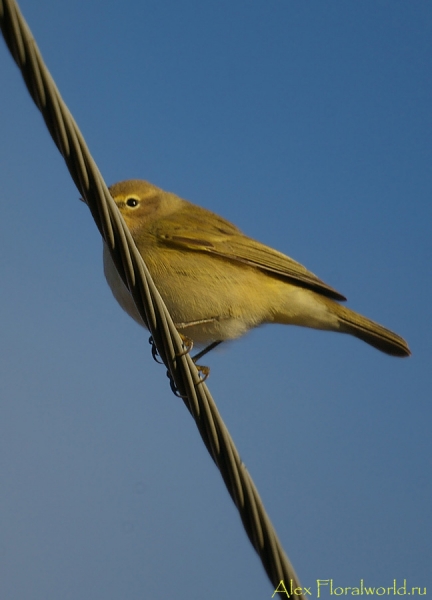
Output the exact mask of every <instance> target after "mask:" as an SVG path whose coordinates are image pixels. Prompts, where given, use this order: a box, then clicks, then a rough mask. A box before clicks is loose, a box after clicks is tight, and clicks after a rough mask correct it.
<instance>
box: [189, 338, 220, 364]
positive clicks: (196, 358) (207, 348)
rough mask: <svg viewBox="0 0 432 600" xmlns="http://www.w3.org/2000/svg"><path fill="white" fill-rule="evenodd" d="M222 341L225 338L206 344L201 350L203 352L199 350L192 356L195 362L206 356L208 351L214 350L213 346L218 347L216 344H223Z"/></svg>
mask: <svg viewBox="0 0 432 600" xmlns="http://www.w3.org/2000/svg"><path fill="white" fill-rule="evenodd" d="M222 341H223V340H216V342H212V343H211V344H209V345H208V346H206V347H205V348H204V350H201V352H198V354H195V356H193V357H192V360H193V361H194V363H195V364H196V361H197V360H199V359H200V358H202V357H203V356H205V355H206V354H207V353H208V352H210V350H213V348H216V346H219V344H222Z"/></svg>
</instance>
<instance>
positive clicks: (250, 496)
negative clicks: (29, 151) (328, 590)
mask: <svg viewBox="0 0 432 600" xmlns="http://www.w3.org/2000/svg"><path fill="white" fill-rule="evenodd" d="M0 27H1V30H2V32H3V36H4V38H5V41H6V44H7V46H8V48H9V50H10V52H11V54H12V56H13V58H14V60H15V62H16V63H17V65H18V67H19V68H20V70H21V73H22V75H23V78H24V81H25V83H26V86H27V89H28V91H29V93H30V95H31V97H32V98H33V100H34V102H35V104H36V105H37V107H38V108H39V110H40V111H41V113H42V116H43V118H44V120H45V123H46V125H47V127H48V130H49V131H50V134H51V136H52V138H53V140H54V142H55V144H56V146H57V147H58V149H59V151H60V153H61V154H62V156H63V158H64V159H65V162H66V165H67V167H68V170H69V172H70V174H71V177H72V179H73V180H74V182H75V185H76V186H77V188H78V190H79V192H80V193H81V194H82V196H83V197H84V198H85V200H86V202H87V204H88V206H89V208H90V211H91V213H92V216H93V218H94V220H95V222H96V225H97V227H98V229H99V231H100V233H101V235H102V237H103V238H104V240H105V241H106V243H107V244H108V247H109V249H110V252H111V254H112V257H113V260H114V262H115V264H116V267H117V269H118V271H119V274H120V276H121V278H122V279H123V281H124V282H125V284H126V285H127V286H128V288H129V289H130V291H131V293H132V295H133V298H134V301H135V303H136V306H137V310H138V311H139V313H140V315H141V317H142V318H143V320H144V322H145V323H146V324H147V326H148V328H149V330H150V332H151V335H152V337H153V340H154V343H155V345H156V349H157V352H158V354H159V355H160V357H161V359H162V360H163V362H164V364H165V366H166V367H167V370H168V374H169V376H170V378H171V380H172V381H173V383H174V385H175V388H176V389H177V390H178V394H179V395H180V397H181V398H182V399H183V401H184V403H185V405H186V407H187V408H188V410H189V412H190V413H191V415H192V416H193V418H194V419H195V422H196V425H197V427H198V430H199V432H200V434H201V437H202V439H203V441H204V444H205V446H206V448H207V450H208V451H209V453H210V455H211V457H212V459H213V461H214V462H215V464H216V465H217V467H218V468H219V470H220V472H221V475H222V477H223V480H224V482H225V484H226V486H227V489H228V491H229V493H230V495H231V498H232V499H233V501H234V503H235V505H236V506H237V508H238V510H239V513H240V517H241V519H242V522H243V525H244V527H245V530H246V533H247V535H248V537H249V539H250V541H251V543H252V545H253V546H254V548H255V550H256V551H257V553H258V555H259V556H260V559H261V562H262V564H263V566H264V569H265V571H266V572H267V575H268V577H269V579H270V581H271V582H272V584H273V586H274V587H275V588H276V587H277V586H278V585H279V583H280V581H281V580H283V581H284V582H286V585H287V584H288V583H289V582H290V581H292V584H293V586H294V587H300V585H299V581H298V578H297V576H296V574H295V571H294V569H293V567H292V565H291V563H290V561H289V559H288V557H287V556H286V554H285V552H284V550H283V548H282V546H281V544H280V542H279V539H278V537H277V535H276V532H275V530H274V528H273V526H272V524H271V522H270V519H269V517H268V515H267V513H266V511H265V509H264V506H263V504H262V501H261V499H260V496H259V494H258V491H257V489H256V488H255V485H254V483H253V481H252V479H251V477H250V475H249V473H248V471H247V470H246V467H245V466H244V464H243V463H242V461H241V459H240V457H239V454H238V452H237V449H236V447H235V445H234V442H233V440H232V438H231V436H230V434H229V432H228V430H227V428H226V427H225V425H224V422H223V420H222V418H221V416H220V415H219V412H218V410H217V408H216V405H215V403H214V400H213V398H212V396H211V394H210V392H209V390H208V388H207V386H206V385H205V383H203V382H202V380H200V377H199V374H198V372H197V369H196V367H195V365H194V363H193V361H192V359H191V357H190V356H189V354H185V353H184V350H183V345H182V341H181V339H180V337H179V335H178V332H177V330H176V328H175V326H174V324H173V322H172V319H171V317H170V315H169V313H168V310H167V309H166V307H165V304H164V303H163V301H162V299H161V297H160V295H159V293H158V291H157V289H156V287H155V285H154V283H153V281H152V279H151V276H150V274H149V272H148V270H147V267H146V265H145V263H144V261H143V259H142V258H141V256H140V254H139V252H138V250H137V248H136V246H135V243H134V241H133V239H132V236H131V234H130V232H129V230H128V229H127V227H126V225H125V223H124V221H123V218H122V216H121V214H120V213H119V211H118V209H117V206H116V205H115V203H114V201H113V199H112V198H111V196H110V194H109V191H108V189H107V187H106V184H105V182H104V180H103V178H102V175H101V174H100V172H99V170H98V168H97V166H96V164H95V162H94V160H93V158H92V157H91V155H90V152H89V150H88V148H87V145H86V143H85V141H84V138H83V136H82V134H81V132H80V131H79V129H78V126H77V125H76V123H75V121H74V119H73V117H72V115H71V114H70V112H69V110H68V108H67V106H66V105H65V103H64V102H63V100H62V98H61V96H60V93H59V91H58V89H57V87H56V85H55V83H54V81H53V79H52V77H51V75H50V73H49V71H48V70H47V68H46V66H45V64H44V62H43V59H42V56H41V54H40V52H39V50H38V48H37V46H36V43H35V41H34V38H33V36H32V34H31V31H30V29H29V27H28V25H27V23H26V22H25V20H24V18H23V16H22V14H21V13H20V11H19V8H18V6H17V4H16V2H15V0H0ZM298 597H299V598H303V599H304V596H303V594H299V595H298Z"/></svg>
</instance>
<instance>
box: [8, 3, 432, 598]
mask: <svg viewBox="0 0 432 600" xmlns="http://www.w3.org/2000/svg"><path fill="white" fill-rule="evenodd" d="M20 5H21V8H22V10H23V13H24V16H25V17H26V19H27V21H28V23H29V25H30V27H31V29H32V31H33V34H34V36H35V38H36V41H37V43H38V45H39V48H40V49H41V51H42V54H43V56H44V58H45V61H46V63H47V65H48V68H49V69H50V70H51V73H52V74H53V76H54V78H55V80H56V82H57V85H58V87H59V89H60V91H61V93H62V95H63V98H64V99H65V101H66V102H67V104H68V106H69V108H70V110H71V111H72V113H73V115H74V116H75V118H76V120H77V122H78V125H79V126H80V128H81V130H82V132H83V134H84V136H85V138H86V140H87V142H88V145H89V147H90V150H91V151H92V153H93V156H94V158H95V160H96V162H97V163H98V165H99V168H100V169H101V171H102V173H103V175H104V177H105V179H106V181H107V183H109V184H110V183H114V182H115V181H118V180H121V179H127V178H145V179H148V180H150V181H152V182H153V183H155V184H157V185H159V186H160V187H163V188H165V189H167V190H170V191H174V192H176V193H177V194H179V195H180V196H182V197H185V198H187V199H189V200H191V201H193V202H195V203H198V204H201V205H203V206H205V207H207V208H209V209H211V210H213V211H215V212H218V213H219V214H221V215H223V216H224V217H226V218H228V219H230V220H232V221H233V222H235V223H236V224H237V225H238V226H239V227H240V228H241V229H242V230H243V231H245V232H246V233H247V234H249V235H251V236H253V237H256V238H258V239H259V240H260V241H262V242H265V243H267V244H269V245H272V246H274V247H275V248H277V249H278V250H281V251H283V252H285V253H286V254H288V255H290V256H292V257H293V258H295V259H296V260H298V261H300V262H301V263H303V264H305V265H306V266H307V267H308V268H309V269H310V270H312V271H313V272H314V273H316V274H317V275H318V276H320V277H321V278H322V279H324V281H326V282H327V283H329V284H330V285H332V286H334V287H335V288H336V289H338V290H339V291H340V292H342V293H343V294H345V295H346V296H347V297H348V306H350V307H352V308H354V309H356V310H358V311H360V312H362V313H364V314H366V315H367V316H369V317H371V318H373V319H374V320H377V321H379V322H381V323H382V324H383V325H385V326H387V327H389V328H391V329H393V330H395V331H397V332H398V333H400V334H401V335H403V336H404V337H405V338H406V339H407V340H408V342H409V344H410V347H411V349H412V352H413V355H412V357H411V358H409V359H406V360H400V359H396V358H391V357H388V356H386V355H383V354H381V353H379V352H378V351H376V350H375V349H373V348H371V347H369V346H367V345H366V344H363V343H361V342H360V341H358V340H356V339H353V338H350V337H348V336H342V335H337V334H333V333H324V332H316V331H310V330H305V329H297V328H288V327H283V326H272V327H264V328H261V329H260V330H257V331H254V332H252V333H251V334H249V335H248V336H246V337H245V338H243V339H242V340H240V341H237V342H235V343H231V344H228V345H226V346H225V347H223V348H221V350H220V351H215V352H214V353H212V354H211V355H209V357H208V359H207V363H208V364H209V366H210V367H211V376H210V379H209V382H208V383H209V387H210V390H211V392H212V394H213V396H214V398H215V400H216V402H217V404H218V406H219V409H220V411H221V413H222V416H223V418H224V420H225V422H226V424H227V426H228V428H229V429H230V431H231V434H232V435H233V437H234V440H235V442H236V445H237V447H238V449H239V452H240V454H241V456H242V459H243V461H244V462H245V464H246V466H247V468H248V469H249V471H250V473H251V475H252V477H253V478H254V481H255V483H256V485H257V487H258V489H259V491H260V494H261V496H262V498H263V501H264V503H265V506H266V508H267V511H268V513H269V515H270V517H271V519H272V521H273V523H274V525H275V527H276V530H277V532H278V535H279V537H280V538H281V541H282V543H283V545H284V548H285V550H286V552H287V553H288V555H289V556H290V558H291V560H292V562H293V564H294V566H295V568H296V570H297V572H298V575H299V577H300V579H301V581H302V582H303V584H304V585H305V586H310V587H312V591H313V596H314V597H316V580H317V579H333V580H334V585H339V586H357V585H359V582H360V580H361V579H363V580H364V581H365V583H366V584H368V585H371V586H384V587H388V586H392V585H393V580H394V579H396V580H397V585H398V586H399V585H402V584H403V580H404V579H406V580H407V586H408V588H411V587H412V586H419V587H421V588H422V589H423V588H424V587H426V588H427V590H428V592H429V593H430V590H431V589H432V579H431V575H430V555H431V537H430V526H431V511H430V506H431V477H430V474H431V436H430V419H431V397H432V394H431V387H432V386H431V379H432V376H431V358H432V341H431V340H432V327H431V316H430V306H431V302H432V277H431V275H432V273H431V257H432V242H431V239H432V236H431V217H432V208H431V192H432V185H431V183H432V182H431V179H432V178H431V167H430V165H431V133H432V132H431V108H430V107H431V106H432V93H431V92H432V85H431V72H432V65H431V62H432V60H431V59H432V53H431V45H432V43H431V41H432V31H431V29H432V28H431V20H432V7H431V5H430V4H429V3H426V2H400V1H398V0H392V1H391V2H390V1H383V0H374V1H373V2H372V1H368V0H364V1H363V2H361V3H360V2H354V1H343V2H342V1H337V0H335V1H333V2H331V3H330V2H319V1H317V0H310V1H309V2H293V1H292V0H283V1H277V2H263V1H256V0H254V1H248V2H244V1H241V2H240V1H234V2H233V1H231V2H225V1H219V2H213V1H208V2H197V1H196V0H189V1H188V2H183V3H176V2H172V1H168V0H167V1H165V0H159V1H158V2H154V1H152V2H136V1H130V2H127V3H121V2H119V1H117V0H111V1H108V2H101V1H99V2H98V1H96V0H86V1H85V2H84V0H75V2H70V3H64V2H59V1H54V0H39V1H38V2H37V3H34V2H31V1H30V0H21V3H20ZM0 64H1V66H0V68H1V73H2V85H1V86H0V107H1V110H0V131H1V137H0V181H1V192H0V195H1V198H0V199H1V204H2V218H1V220H0V244H1V251H0V274H1V279H2V282H3V286H2V290H3V293H2V294H0V328H1V329H0V480H1V489H0V530H1V535H0V556H1V560H0V597H1V598H2V600H12V599H15V598H32V599H34V600H42V599H44V600H45V599H46V598H62V600H63V599H66V600H69V599H70V600H72V599H74V600H75V599H76V598H80V600H87V599H88V600H93V599H95V598H101V599H102V598H103V599H104V600H114V599H118V598H124V599H129V598H130V599H132V598H133V599H135V598H152V600H153V599H156V600H159V599H162V598H167V597H173V598H176V599H178V600H183V599H188V600H189V599H190V598H200V597H203V596H205V597H206V598H208V599H210V600H213V599H215V600H216V599H220V598H229V599H231V598H250V599H253V600H261V599H265V598H269V597H271V594H272V592H273V590H272V589H271V586H270V584H269V582H268V580H267V578H266V576H265V574H264V571H263V569H262V567H261V564H260V562H259V560H258V559H257V557H256V556H255V553H254V551H253V550H252V548H251V546H250V544H249V542H248V540H247V538H246V535H245V534H244V532H243V529H242V526H241V522H240V519H239V517H238V515H237V511H236V509H235V507H234V505H233V504H232V502H231V500H230V498H229V496H228V493H227V492H226V490H225V487H224V485H223V482H222V479H221V477H220V475H219V472H218V471H217V469H216V468H215V467H214V465H213V463H212V461H211V459H210V458H209V456H208V454H207V451H206V450H205V448H204V445H203V444H202V442H201V440H200V437H199V434H198V432H197V430H196V427H195V424H194V422H193V421H192V420H191V418H190V416H189V414H188V412H187V411H186V410H185V408H184V406H183V404H182V402H181V401H179V400H178V399H177V398H175V397H174V396H173V395H172V394H171V392H170V389H169V385H168V380H167V379H166V378H165V370H164V368H163V367H161V366H158V365H157V364H156V363H154V361H153V360H152V358H151V354H150V347H149V346H148V343H147V338H148V334H147V332H145V331H144V330H142V329H140V327H139V326H138V325H136V324H135V323H134V322H133V321H132V320H131V319H130V318H129V317H128V316H127V315H126V314H124V313H123V312H122V311H121V309H120V308H119V307H118V306H117V305H116V304H115V301H114V300H113V298H112V296H111V293H110V291H109V289H108V286H107V284H106V283H105V281H104V277H103V273H102V265H101V240H100V236H99V233H98V231H97V229H96V227H95V225H94V223H93V222H92V219H91V216H90V214H89V212H88V210H87V209H86V207H85V206H84V205H83V204H82V203H80V202H79V201H78V192H77V190H76V188H75V187H74V185H73V183H72V181H71V179H70V176H69V174H68V172H67V170H66V167H65V166H64V163H63V160H62V158H61V157H60V155H59V153H58V151H57V149H56V148H55V146H54V144H53V142H52V141H51V139H50V138H49V134H48V133H47V130H46V128H45V125H44V123H43V121H42V118H41V116H40V115H39V113H38V111H37V109H36V108H35V106H34V105H33V103H32V101H31V99H30V97H29V95H28V93H27V90H26V89H25V87H24V84H23V82H22V79H21V76H20V74H19V72H18V70H17V68H16V66H15V64H14V63H13V62H12V59H11V57H10V55H9V53H8V51H7V49H6V46H5V44H4V43H3V42H1V43H0ZM327 597H329V596H328V595H327Z"/></svg>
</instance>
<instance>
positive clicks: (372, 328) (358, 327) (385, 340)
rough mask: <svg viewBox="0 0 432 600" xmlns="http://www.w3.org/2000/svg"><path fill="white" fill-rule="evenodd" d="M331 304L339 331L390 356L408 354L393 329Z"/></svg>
mask: <svg viewBox="0 0 432 600" xmlns="http://www.w3.org/2000/svg"><path fill="white" fill-rule="evenodd" d="M332 304H333V306H332V312H333V314H335V315H336V316H337V318H338V320H339V331H342V332H343V333H349V334H351V335H354V336H355V337H358V338H360V339H361V340H363V341H364V342H367V343H368V344H370V345H371V346H374V347H375V348H378V350H381V351H382V352H385V353H386V354H391V355H392V356H409V355H410V354H411V352H410V349H409V347H408V344H407V343H406V341H405V340H404V339H403V338H402V337H400V336H399V335H397V334H396V333H393V331H390V330H389V329H386V328H385V327H383V326H382V325H379V324H378V323H375V322H374V321H371V320H370V319H367V318H366V317H363V315H360V314H359V313H356V312H354V311H353V310H350V309H349V308H346V307H345V306H341V305H340V304H336V303H334V302H333V303H332Z"/></svg>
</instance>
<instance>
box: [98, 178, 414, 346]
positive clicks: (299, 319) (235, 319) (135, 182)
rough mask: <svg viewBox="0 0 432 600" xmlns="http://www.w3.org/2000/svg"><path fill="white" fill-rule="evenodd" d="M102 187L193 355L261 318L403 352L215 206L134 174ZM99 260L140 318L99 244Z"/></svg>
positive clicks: (387, 334)
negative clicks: (201, 203) (198, 202)
mask: <svg viewBox="0 0 432 600" xmlns="http://www.w3.org/2000/svg"><path fill="white" fill-rule="evenodd" d="M109 191H110V194H111V196H112V198H113V199H114V201H115V203H116V205H117V207H118V209H119V210H120V212H121V214H122V216H123V219H124V221H125V223H126V225H127V227H128V228H129V230H130V233H131V235H132V238H133V240H134V242H135V245H136V247H137V248H138V251H139V252H140V254H141V256H142V258H143V259H144V262H145V264H146V265H147V267H148V270H149V272H150V274H151V276H152V278H153V281H154V283H155V285H156V287H157V288H158V290H159V293H160V294H161V296H162V298H163V300H164V302H165V304H166V306H167V308H168V310H169V312H170V314H171V317H172V319H173V321H174V324H175V326H176V328H177V330H178V332H179V333H180V335H182V336H184V338H185V339H188V340H191V341H192V343H193V344H197V345H198V346H203V345H204V346H205V349H204V351H202V352H200V357H201V356H202V355H203V354H204V353H206V352H207V351H208V350H209V349H211V348H213V347H214V346H216V345H217V344H219V343H221V342H224V341H227V340H233V339H236V338H239V337H240V336H242V335H244V334H245V333H247V332H248V331H249V330H250V329H252V328H255V327H259V326H260V325H264V324H268V323H278V324H283V325H297V326H302V327H309V328H313V329H320V330H328V331H335V332H339V333H345V334H350V335H352V336H355V337H357V338H359V339H361V340H363V341H364V342H366V343H368V344H370V345H371V346H373V347H375V348H377V349H378V350H380V351H382V352H384V353H386V354H389V355H392V356H399V357H404V356H409V355H410V349H409V347H408V345H407V343H406V341H405V340H404V339H403V338H402V337H400V336H399V335H397V334H396V333H393V332H392V331H390V330H389V329H386V328H385V327H383V326H382V325H379V324H378V323H375V322H374V321H372V320H370V319H368V318H367V317H364V316H363V315H361V314H359V313H357V312H355V311H353V310H351V309H350V308H347V307H346V306H343V305H342V304H340V302H342V301H344V300H346V298H345V297H344V296H343V295H342V294H340V293H339V292H338V291H336V290H335V289H334V288H333V287H331V286H329V285H327V284H326V283H324V282H323V281H322V280H321V279H319V278H318V277H317V276H316V275H314V274H313V273H311V272H310V271H308V270H307V269H306V268H305V267H304V266H303V265H301V264H300V263H298V262H297V261H295V260H293V259H292V258H289V257H288V256H286V255H285V254H283V253H281V252H279V251H277V250H274V249H273V248H271V247H269V246H266V245H264V244H262V243H260V242H258V241H256V240H254V239H253V238H250V237H248V236H246V235H245V234H243V233H242V232H241V231H240V229H238V228H237V227H236V226H235V225H233V224H232V223H230V222H229V221H227V220H225V219H224V218H222V217H220V216H219V215H217V214H216V213H213V212H211V211H210V210H207V209H205V208H202V207H200V206H198V205H195V204H193V203H191V202H189V201H187V200H184V199H182V198H180V197H179V196H177V195H176V194H173V193H170V192H166V191H164V190H162V189H161V188H159V187H157V186H155V185H153V184H151V183H149V182H147V181H144V180H140V179H131V180H126V181H120V182H119V183H115V184H114V185H112V186H111V187H110V188H109ZM103 262H104V273H105V277H106V279H107V282H108V285H109V286H110V288H111V291H112V293H113V295H114V297H115V299H116V300H117V301H118V303H119V304H120V306H121V307H122V308H123V309H124V310H125V311H126V312H127V313H128V314H129V315H130V316H131V317H132V318H133V319H135V321H137V322H138V323H139V324H140V325H144V322H143V320H142V318H141V316H140V314H139V312H138V310H137V308H136V306H135V303H134V300H133V298H132V295H131V294H130V292H129V289H128V288H127V287H126V285H125V284H124V283H123V281H122V279H121V278H120V276H119V274H118V271H117V269H116V267H115V264H114V262H113V260H112V258H111V254H110V252H109V249H108V246H107V245H106V243H105V242H104V250H103ZM144 326H145V325H144Z"/></svg>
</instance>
